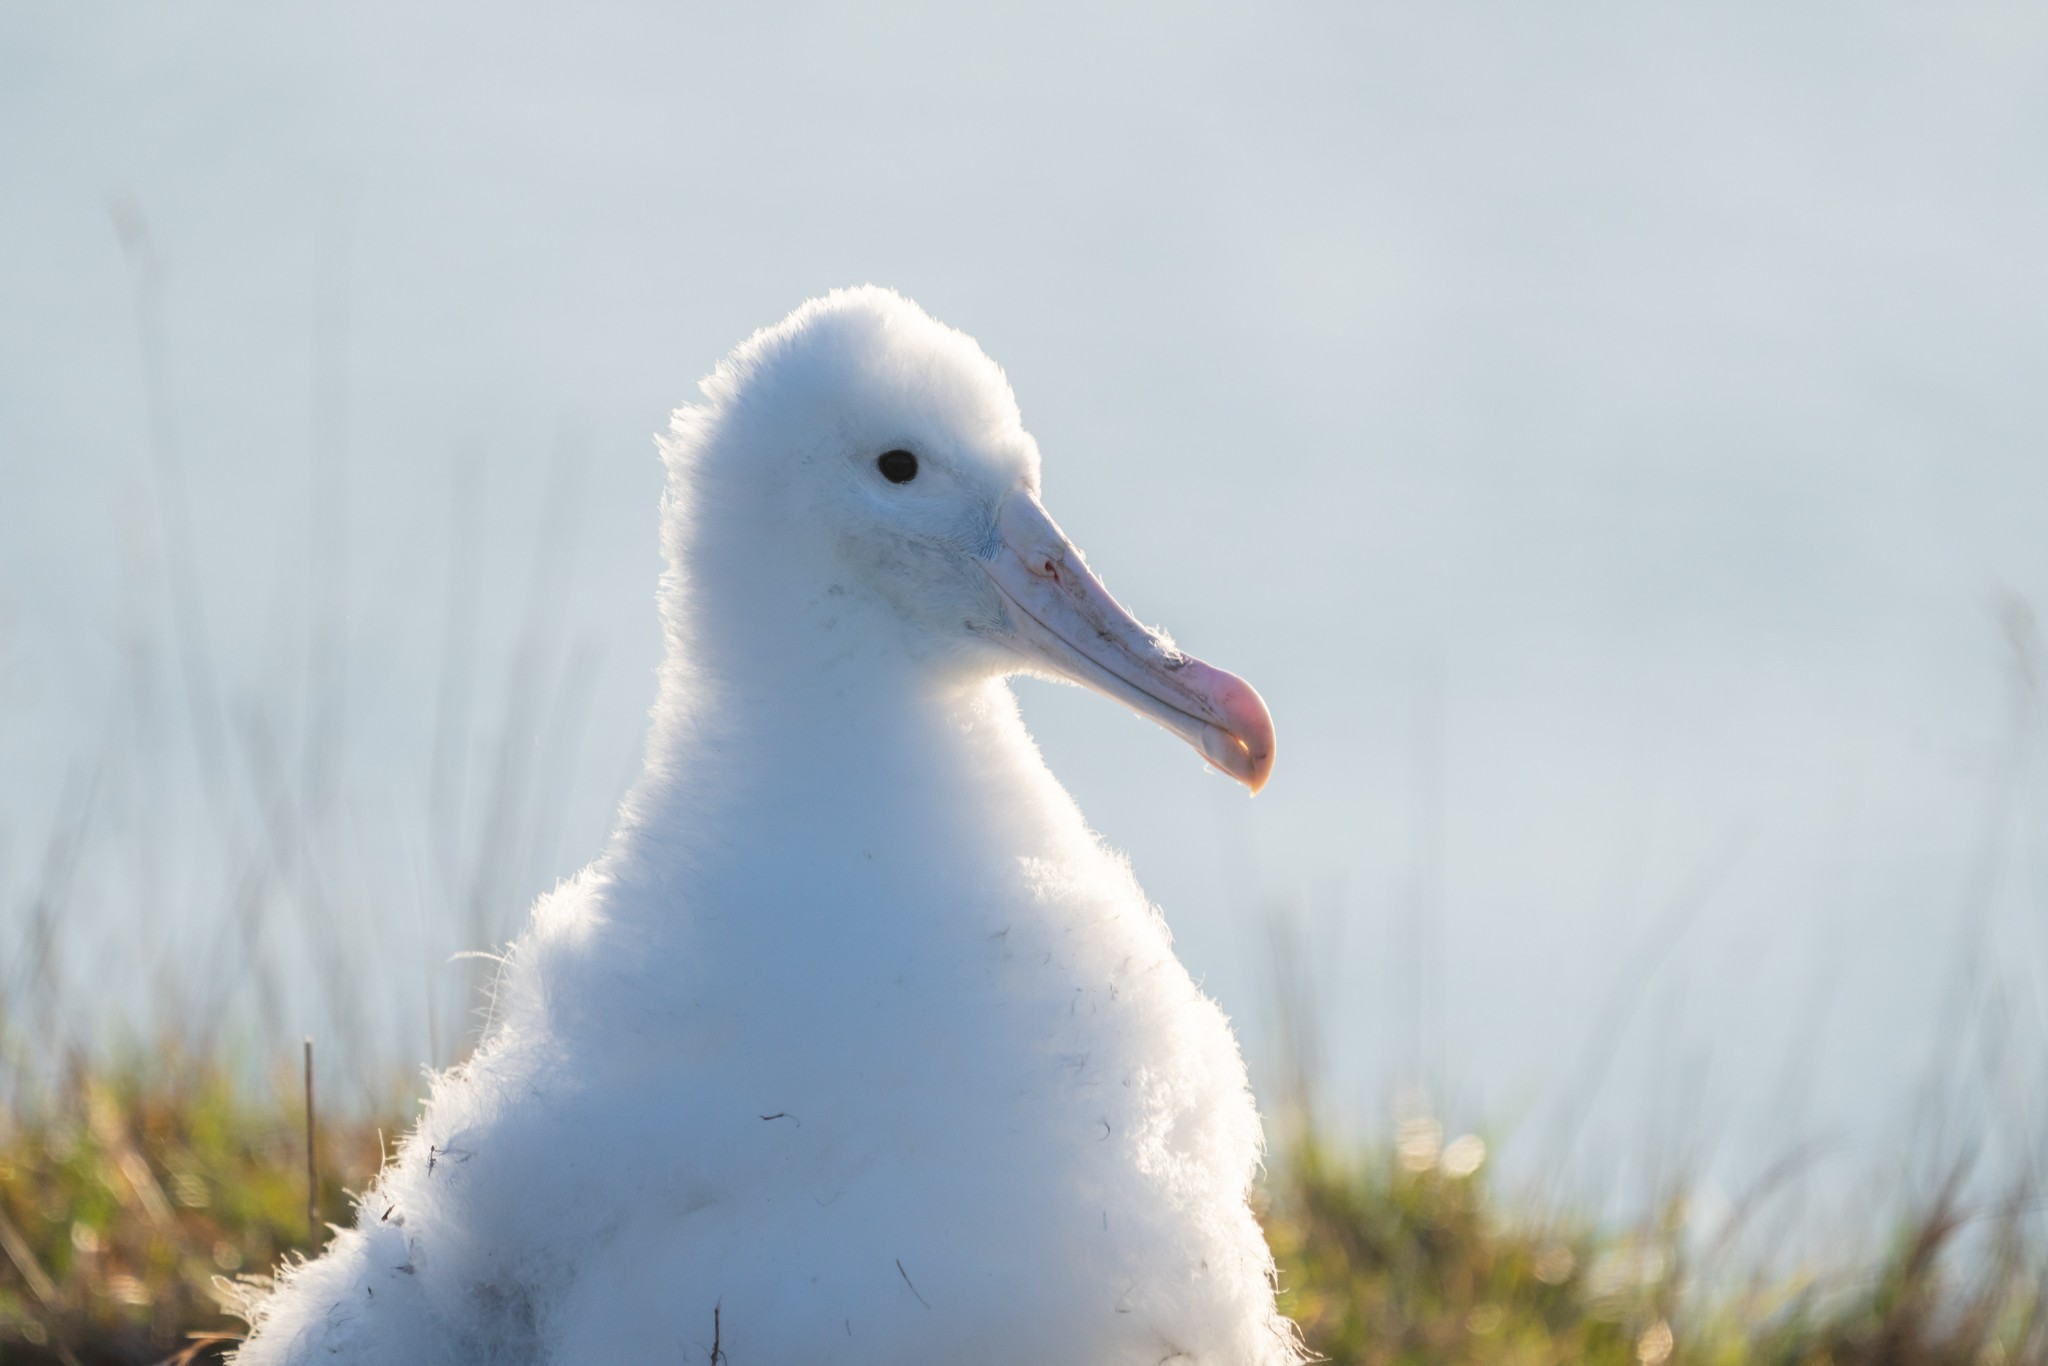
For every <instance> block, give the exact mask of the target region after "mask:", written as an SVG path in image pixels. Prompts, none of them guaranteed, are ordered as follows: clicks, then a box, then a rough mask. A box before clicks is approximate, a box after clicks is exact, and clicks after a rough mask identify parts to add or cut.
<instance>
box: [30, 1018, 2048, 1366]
mask: <svg viewBox="0 0 2048 1366" xmlns="http://www.w3.org/2000/svg"><path fill="white" fill-rule="evenodd" d="M294 1082H295V1078H286V1077H282V1076H281V1077H280V1078H279V1080H278V1083H277V1084H276V1085H275V1086H274V1087H273V1088H270V1089H268V1090H265V1091H255V1092H252V1091H251V1090H250V1088H248V1087H247V1086H246V1085H241V1086H238V1085H236V1084H234V1083H233V1082H231V1081H230V1080H229V1073H228V1071H227V1070H226V1069H224V1068H222V1067H220V1066H218V1065H214V1064H212V1063H209V1062H208V1061H206V1060H193V1059H185V1058H179V1057H176V1056H167V1057H164V1058H149V1059H137V1060H134V1061H132V1062H130V1063H128V1064H126V1065H121V1066H110V1067H107V1068H105V1069H101V1070H97V1071H91V1072H81V1073H80V1074H78V1075H74V1076H72V1077H70V1078H68V1079H66V1080H65V1081H64V1082H63V1083H62V1084H61V1085H60V1086H58V1087H57V1088H55V1089H54V1090H53V1091H52V1093H50V1094H49V1095H48V1096H46V1097H44V1098H43V1099H42V1100H41V1101H40V1102H38V1103H37V1104H35V1105H33V1106H31V1107H27V1108H25V1109H22V1110H21V1111H20V1112H18V1113H10V1114H6V1115H4V1116H0V1215H4V1220H5V1227H4V1229H0V1233H4V1235H5V1241H6V1243H7V1247H6V1249H5V1252H6V1257H5V1262H4V1265H0V1363H17V1362H20V1363H29V1362H55V1361H64V1360H66V1359H67V1358H68V1359H70V1360H75V1361H78V1362H81V1363H86V1364H87V1366H99V1364H100V1363H108V1364H110V1366H111V1363H138V1364H139V1363H149V1362H156V1361H160V1360H162V1359H164V1358H166V1357H168V1356H170V1355H172V1354H173V1353H175V1352H177V1351H179V1350H180V1349H182V1348H184V1347H186V1346H187V1345H188V1344H189V1343H190V1342H191V1341H192V1335H193V1334H209V1333H232V1332H235V1331H237V1329H238V1327H239V1324H238V1321H237V1320H236V1318H235V1317H234V1315H233V1310H234V1308H235V1307H236V1305H237V1303H238V1298H237V1290H238V1283H243V1281H244V1278H249V1277H256V1278H260V1277H261V1276H263V1275H264V1274H265V1273H267V1272H268V1271H269V1270H270V1269H271V1268H272V1267H274V1266H275V1265H276V1264H277V1263H278V1262H279V1261H280V1259H283V1258H288V1257H294V1256H299V1255H303V1254H304V1253H305V1252H306V1251H308V1250H309V1248H310V1247H311V1246H312V1243H311V1238H310V1234H309V1230H308V1227H307V1221H306V1187H305V1148H304V1142H305V1131H304V1112H303V1101H302V1098H301V1095H300V1093H299V1090H298V1088H297V1086H296V1085H295V1084H293V1083H294ZM389 1108H390V1113H389V1114H388V1115H387V1116H386V1117H385V1118H383V1119H382V1120H381V1121H379V1120H374V1119H371V1120H364V1119H355V1120H344V1121H342V1122H339V1123H332V1122H324V1121H323V1125H322V1128H321V1130H320V1152H319V1158H318V1168H319V1172H320V1178H321V1189H320V1193H319V1201H320V1211H321V1214H322V1217H323V1220H337V1221H339V1220H341V1219H343V1218H345V1217H346V1214H347V1210H348V1198H347V1195H346V1191H347V1190H350V1189H357V1190H359V1189H361V1188H362V1187H363V1185H364V1184H365V1183H366V1182H367V1180H368V1179H369V1177H370V1176H371V1174H372V1173H373V1172H374V1171H375V1169H376V1167H377V1165H378V1163H379V1160H380V1153H381V1151H382V1150H383V1148H384V1147H385V1146H386V1145H387V1141H388V1139H389V1137H391V1136H392V1135H393V1134H394V1132H395V1129H396V1127H397V1126H398V1125H400V1124H402V1123H403V1119H402V1115H401V1111H402V1109H403V1106H402V1105H400V1104H393V1105H392V1106H391V1107H389ZM1488 1158H1489V1154H1488V1152H1487V1150H1486V1147H1485V1145H1484V1144H1483V1143H1482V1142H1481V1141H1480V1140H1478V1139H1477V1138H1469V1137H1468V1138H1455V1139H1452V1140H1450V1141H1448V1142H1445V1141H1444V1136H1443V1135H1442V1133H1441V1131H1440V1130H1437V1129H1436V1128H1435V1127H1434V1126H1433V1125H1432V1124H1431V1123H1430V1122H1429V1121H1427V1120H1418V1121H1411V1122H1410V1123H1409V1124H1408V1125H1405V1126H1403V1128H1402V1130H1401V1131H1400V1132H1399V1133H1398V1134H1396V1135H1393V1136H1391V1138H1390V1141H1388V1142H1386V1143H1384V1144H1381V1145H1368V1146H1366V1147H1364V1148H1362V1149H1357V1150H1350V1151H1337V1150H1333V1149H1332V1148H1331V1147H1329V1146H1328V1145H1327V1144H1325V1143H1323V1142H1321V1141H1318V1140H1317V1139H1315V1138H1313V1137H1308V1136H1304V1137H1299V1138H1297V1139H1295V1140H1292V1141H1290V1142H1289V1143H1288V1144H1287V1145H1286V1146H1285V1148H1284V1150H1283V1151H1282V1152H1281V1153H1279V1154H1277V1155H1276V1158H1275V1161H1274V1163H1273V1168H1272V1173H1271V1176H1270V1178H1269V1180H1268V1182H1267V1185H1266V1188H1265V1190H1264V1191H1263V1192H1262V1197H1261V1199H1262V1208H1263V1217H1264V1218H1265V1221H1266V1226H1267V1230H1268V1233H1269V1235H1270V1237H1271V1239H1272V1243H1273V1248H1274V1252H1275V1254H1276V1256H1277V1258H1278V1260H1279V1265H1280V1276H1281V1303H1282V1305H1283V1307H1284V1308H1285V1309H1286V1311H1287V1312H1288V1313H1289V1314H1290V1315H1292V1316H1293V1317H1294V1318H1295V1319H1296V1320H1297V1321H1298V1322H1299V1323H1300V1324H1301V1327H1302V1330H1303V1333H1304V1335H1305V1337H1306V1340H1307V1342H1308V1344H1309V1345H1310V1346H1311V1347H1312V1348H1313V1349H1315V1350H1316V1351H1317V1352H1318V1353H1320V1354H1321V1355H1323V1356H1325V1357H1327V1358H1328V1359H1329V1360H1331V1361H1333V1362H1338V1363H1360V1364H1361V1366H1365V1364H1368V1363H1369V1364H1370V1366H1396V1364H1397V1363H1414V1364H1415V1366H1423V1364H1424V1363H1473V1364H1474V1366H1480V1364H1484V1366H1495V1364H1498V1366H1542V1364H1544V1363H1556V1364H1557V1366H1564V1364H1565V1363H1576V1362H1583V1363H1590V1364H1591V1366H1608V1364H1611V1366H1664V1364H1665V1363H1702V1364H1703V1366H1724V1364H1726V1366H1735V1363H1751V1362H1756V1363H1781V1364H1782V1366H1827V1364H1832V1366H1857V1364H1861V1363H1867V1364H1868V1366H1881V1364H1882V1363H1897V1364H1898V1366H1920V1364H1921V1363H1943V1364H1944V1366H1949V1364H1952V1366H1991V1364H1993V1363H2020V1362H2048V1342H2044V1323H2043V1319H2042V1311H2043V1305H2044V1301H2043V1279H2042V1277H2043V1271H2044V1264H2043V1260H2042V1256H2041V1251H2042V1250H2041V1248H2040V1247H2038V1246H2037V1245H2035V1244H2034V1243H2032V1242H2030V1241H2028V1239H2027V1236H2026V1234H2025V1229H2026V1228H2027V1227H2028V1226H2027V1224H2026V1223H2025V1222H2024V1221H2023V1220H2021V1219H2019V1218H2018V1217H2016V1211H2015V1209H2014V1207H2013V1206H2011V1205H2010V1204H2000V1205H1998V1206H1996V1207H1994V1208H1991V1209H1987V1210H1982V1211H1977V1212H1976V1213H1975V1214H1974V1216H1973V1214H1972V1213H1971V1212H1970V1211H1967V1210H1965V1209H1964V1208H1962V1207H1961V1205H1960V1204H1959V1203H1958V1199H1957V1197H1956V1195H1955V1193H1954V1191H1953V1190H1950V1191H1947V1192H1937V1193H1936V1194H1935V1195H1934V1196H1933V1197H1931V1198H1930V1199H1929V1200H1928V1201H1927V1202H1925V1204H1924V1205H1923V1206H1922V1207H1921V1208H1919V1209H1918V1210H1917V1211H1914V1212H1912V1213H1910V1214H1908V1215H1907V1216H1905V1217H1903V1218H1902V1219H1901V1220H1900V1222H1899V1223H1898V1225H1897V1228H1896V1231H1895V1233H1894V1235H1893V1236H1892V1237H1891V1238H1890V1239H1889V1240H1887V1241H1880V1242H1879V1243H1878V1244H1877V1245H1875V1246H1869V1247H1855V1246H1850V1247H1845V1248H1843V1250H1842V1251H1841V1253H1840V1255H1839V1257H1838V1259H1837V1261H1836V1262H1835V1264H1833V1265H1831V1266H1827V1267H1822V1268H1819V1269H1814V1268H1807V1269H1804V1270H1801V1271H1797V1272H1785V1273H1777V1274H1773V1275H1770V1276H1765V1275H1762V1274H1760V1273H1754V1274H1743V1273H1742V1272H1741V1269H1740V1268H1734V1269H1732V1270H1733V1274H1731V1269H1730V1268H1727V1267H1712V1268H1709V1267H1704V1266H1702V1265H1700V1264H1699V1256H1698V1254H1697V1253H1695V1252H1694V1251H1693V1250H1692V1249H1693V1247H1694V1244H1695V1242H1696V1241H1697V1240H1695V1239H1693V1238H1692V1237H1690V1230H1689V1229H1688V1228H1687V1226H1686V1221H1685V1218H1684V1216H1683V1212H1682V1209H1681V1208H1680V1207H1679V1206H1678V1205H1677V1204H1676V1203H1674V1204H1673V1205H1671V1206H1670V1207H1667V1208H1666V1209H1665V1210H1663V1211H1661V1212H1659V1213H1658V1214H1657V1215H1656V1216H1655V1217H1653V1218H1651V1219H1649V1220H1648V1221H1646V1222H1645V1223H1643V1224H1641V1225H1638V1226H1631V1227H1624V1228H1603V1227H1600V1226H1598V1225H1596V1224H1595V1223H1594V1222H1593V1221H1591V1220H1590V1219H1586V1218H1583V1217H1578V1216H1574V1215H1573V1214H1571V1213H1570V1212H1569V1211H1568V1210H1567V1211H1565V1212H1563V1213H1560V1212H1559V1211H1558V1210H1556V1209H1555V1208H1550V1209H1543V1210H1538V1209H1534V1208H1533V1207H1531V1208H1523V1207H1521V1206H1518V1204H1517V1203H1516V1202H1515V1201H1514V1200H1512V1199H1508V1198H1504V1197H1502V1196H1500V1195H1498V1194H1497V1193H1496V1192H1495V1191H1494V1189H1493V1188H1492V1186H1491V1185H1490V1183H1489V1179H1488V1178H1489V1162H1488ZM1968 1234H1975V1235H1979V1236H1975V1237H1972V1238H1968V1239H1966V1238H1965V1235H1968ZM322 1236H324V1230H323V1234H322ZM1965 1241H1968V1242H1969V1243H1970V1246H1969V1248H1968V1250H1965V1249H1964V1248H1963V1246H1962V1244H1963V1242H1965ZM1710 1272H1711V1274H1709V1273H1710ZM216 1350H217V1349H216Z"/></svg>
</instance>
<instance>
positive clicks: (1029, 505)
mask: <svg viewBox="0 0 2048 1366" xmlns="http://www.w3.org/2000/svg"><path fill="white" fill-rule="evenodd" d="M996 530H997V533H998V535H999V536H1000V537H1001V544H1000V545H998V546H997V547H996V550H995V553H994V555H993V556H991V557H990V558H989V559H988V560H987V561H985V562H984V566H983V567H984V568H986V569H987V570H988V576H989V578H990V579H992V580H994V582H995V586H996V588H997V590H998V591H999V592H1001V593H1002V595H1003V597H1004V599H1005V600H1006V601H1007V602H1008V603H1009V605H1010V608H1011V617H1012V625H1013V628H1014V632H1015V634H1014V636H1013V638H1012V642H1013V643H1014V644H1015V645H1017V646H1018V648H1020V649H1021V650H1022V651H1023V652H1024V653H1025V654H1027V655H1029V656H1031V657H1032V658H1033V659H1034V660H1036V661H1039V662H1041V663H1043V664H1045V665H1046V666H1048V667H1049V668H1051V669H1052V670H1053V671H1055V672H1057V673H1058V674H1060V675H1061V676H1062V677H1065V678H1070V679H1072V680H1073V681H1075V682H1076V683H1083V684H1086V685H1087V686H1088V687H1091V688H1093V689H1095V690H1096V691H1097V692H1100V693H1105V694H1107V695H1108V696H1110V697H1113V698H1115V699H1116V700H1117V701H1119V702H1121V703H1123V704H1124V705H1125V706H1127V707H1129V708H1130V709H1131V710H1132V711H1135V712H1137V713H1138V714H1139V715H1141V716H1148V717H1150V718H1151V719H1152V720H1154V721H1157V722H1158V723H1159V724H1160V725H1162V726H1164V727H1166V728H1167V729H1168V730H1170V731H1172V732H1173V733H1174V734H1175V735H1178V736H1180V737H1181V739H1183V740H1186V741H1187V742H1188V743H1189V744H1191V745H1193V746H1194V747H1195V748H1196V749H1197V750H1199V751H1201V754H1202V757H1203V758H1204V759H1207V760H1208V761H1209V762H1210V763H1211V764H1213V765H1215V766H1216V767H1217V768H1219V769H1221V770H1223V772H1225V773H1228V774H1229V775H1230V776H1231V777H1233V778H1235V779H1237V780H1238V781H1239V782H1241V783H1243V784H1244V785H1245V786H1246V787H1248V788H1250V789H1251V790H1252V791H1253V792H1257V791H1258V790H1259V789H1260V788H1262V787H1264V786H1265V785H1266V778H1267V776H1268V775H1269V774H1271V773H1272V771H1273V718H1272V715H1271V714H1270V713H1268V712H1267V710H1266V704H1265V702H1264V701H1262V700H1261V699H1260V697H1259V695H1258V694H1257V693H1256V692H1254V691H1252V686H1251V684H1249V683H1247V682H1245V681H1244V680H1243V679H1241V678H1239V677H1238V676H1237V675H1235V674H1228V673H1225V672H1223V670H1221V669H1217V668H1211V667H1210V666H1209V665H1207V664H1204V663H1203V662H1202V661H1201V660H1199V659H1196V658H1195V657H1194V656H1193V655H1187V654H1182V653H1181V652H1180V651H1179V650H1176V649H1174V648H1173V646H1172V645H1170V644H1169V643H1168V642H1166V641H1165V640H1163V639H1161V638H1160V636H1159V635H1158V634H1157V633H1155V632H1153V631H1151V630H1149V629H1147V628H1146V627H1144V626H1141V625H1139V624H1138V622H1137V620H1136V618H1134V617H1132V616H1131V614H1130V613H1129V612H1126V611H1125V610H1124V609H1123V606H1122V604H1120V603H1119V602H1117V600H1116V599H1115V598H1113V597H1111V596H1110V595H1109V590H1108V589H1106V588H1104V587H1103V586H1102V584H1101V582H1100V581H1099V580H1098V579H1096V577H1095V576H1094V575H1093V574H1091V573H1089V572H1088V566H1087V564H1086V562H1084V561H1083V560H1082V558H1081V552H1080V551H1079V550H1078V549H1076V548H1075V546H1074V543H1073V542H1072V541H1069V540H1068V539H1067V538H1066V535H1065V534H1064V533H1063V532H1062V531H1061V530H1060V529H1059V527H1058V526H1057V525H1055V524H1054V522H1053V520H1052V518H1051V517H1050V516H1048V515H1047V514H1046V511H1045V508H1044V507H1043V506H1041V505H1040V504H1039V501H1038V499H1037V498H1035V497H1033V496H1032V495H1031V494H1029V493H1026V492H1024V491H1023V490H1022V489H1019V490H1017V491H1016V492H1014V493H1012V494H1010V495H1009V496H1008V497H1007V498H1005V499H1004V500H1003V505H1002V509H1001V510H1000V511H999V512H998V513H997V515H996Z"/></svg>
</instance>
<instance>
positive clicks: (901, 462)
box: [875, 451, 917, 484]
mask: <svg viewBox="0 0 2048 1366" xmlns="http://www.w3.org/2000/svg"><path fill="white" fill-rule="evenodd" d="M875 468H876V469H878V470H880V471H881V472H882V477H883V478H884V479H886V480H888V481H889V482H890V483H892V484H907V483H909V482H910V481H911V480H913V479H915V478H917V457H916V456H914V455H912V454H911V453H910V452H909V451H883V452H882V453H881V454H880V455H878V456H876V457H875Z"/></svg>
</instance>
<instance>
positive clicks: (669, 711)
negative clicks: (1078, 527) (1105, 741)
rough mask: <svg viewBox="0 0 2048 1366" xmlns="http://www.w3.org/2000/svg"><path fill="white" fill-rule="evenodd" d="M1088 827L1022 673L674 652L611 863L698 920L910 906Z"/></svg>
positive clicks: (1050, 854)
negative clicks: (1042, 744) (1034, 714)
mask: <svg viewBox="0 0 2048 1366" xmlns="http://www.w3.org/2000/svg"><path fill="white" fill-rule="evenodd" d="M1088 840H1089V837H1088V836H1087V833H1086V830H1085V827H1084V826H1083V824H1082V821H1081V818H1080V815H1079V813H1078V811H1077V810H1075V808H1074V806H1073V804H1072V801H1071V799H1070V798H1068V797H1067V795H1066V793H1065V791H1064V790H1063V789H1061V788H1060V786H1059V785H1058V783H1057V782H1056V781H1055V780H1054V779H1053V778H1052V776H1051V774H1050V773H1048V772H1047V771H1046V769H1045V766H1044V764H1043V762H1042V761H1041V759H1040V758H1039V755H1038V751H1037V748H1036V747H1035V746H1034V745H1033V744H1032V743H1031V740H1030V737H1029V735H1028V734H1027V733H1026V732H1025V730H1024V726H1023V722H1022V720H1021V718H1020V717H1019V715H1018V713H1017V708H1016V701H1015V698H1014V696H1013V694H1012V693H1011V691H1010V689H1009V686H1008V684H1007V683H1006V682H1005V681H1004V680H1002V679H1000V678H994V677H981V678H978V679H966V678H960V677H957V676H956V677H947V676H945V675H944V674H943V673H942V672H940V671H938V670H935V669H932V668H930V667H929V666H928V665H920V664H919V663H918V662H917V661H915V660H911V659H908V658H904V657H902V656H900V655H897V656H890V655H888V654H886V653H883V652H880V651H873V650H862V649H860V648H858V647H849V649H848V651H847V653H845V654H844V655H842V656H839V657H836V658H830V659H826V660H823V661H819V660H816V659H813V660H811V661H809V662H808V665H807V666H805V667H783V668H762V667H746V666H745V663H744V662H735V661H731V660H716V659H713V660H709V661H706V660H702V659H699V660H696V661H693V663H692V664H691V665H689V666H680V665H674V664H672V666H671V667H670V668H669V669H668V671H667V672H666V674H665V677H664V686H663V693H662V700H661V703H660V704H659V706H658V707H657V711H656V717H655V724H654V728H653V732H652V738H651V740H650V744H649V751H648V760H647V767H646V771H645V774H644V775H643V777H642V779H641V781H640V783H639V784H638V785H637V786H636V787H635V789H634V791H633V792H632V794H631V795H630V796H629V797H628V799H627V802H626V806H625V809H624V813H623V819H622V822H621V827H620V831H619V834H618V835H617V837H616V838H615V841H614V844H613V847H612V850H611V852H610V854H609V855H608V856H607V859H606V864H607V866H608V868H609V869H610V871H611V872H612V873H613V874H614V875H615V876H619V877H622V878H628V879H631V880H633V881H635V882H640V883H644V884H648V885H650V886H651V887H652V888H654V889H659V892H660V894H657V895H654V896H650V897H644V898H638V899H636V900H637V901H638V902H639V903H640V904H646V905H660V904H667V905H670V906H678V907H680V906H687V911H686V912H685V913H686V914H687V915H688V916H689V917H690V918H691V919H693V920H695V919H699V918H700V917H702V916H704V915H713V916H717V915H722V914H726V913H728V911H730V912H731V913H743V914H746V915H749V916H754V917H769V918H777V917H784V916H790V917H798V918H802V917H811V916H819V915H854V916H869V917H873V916H893V917H900V916H902V915H905V914H909V913H910V912H909V911H908V910H906V908H909V907H916V906H929V905H937V904H943V903H945V902H946V901H948V900H955V901H957V899H959V898H961V897H973V896H976V895H980V894H981V893H980V892H978V891H977V890H976V889H977V888H981V887H984V886H985V884H987V883H988V882H989V881H990V880H991V879H994V880H1001V879H1005V878H1013V877H1014V876H1015V870H1016V868H1017V866H1018V863H1019V860H1020V859H1046V858H1056V857H1058V856H1059V855H1060V853H1061V851H1062V850H1066V849H1070V848H1074V847H1079V846H1078V845H1077V844H1076V842H1077V841H1079V842H1080V844H1086V843H1087V842H1088Z"/></svg>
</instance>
